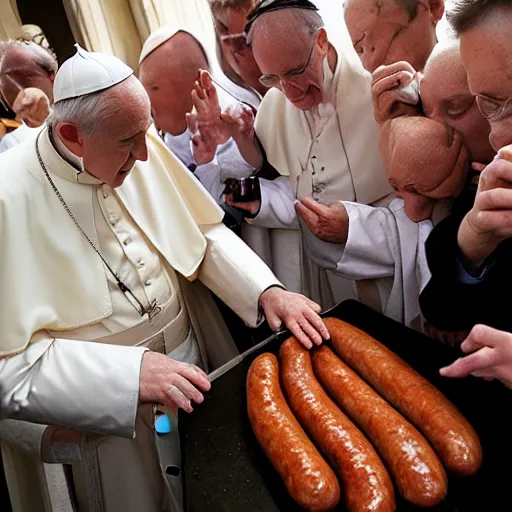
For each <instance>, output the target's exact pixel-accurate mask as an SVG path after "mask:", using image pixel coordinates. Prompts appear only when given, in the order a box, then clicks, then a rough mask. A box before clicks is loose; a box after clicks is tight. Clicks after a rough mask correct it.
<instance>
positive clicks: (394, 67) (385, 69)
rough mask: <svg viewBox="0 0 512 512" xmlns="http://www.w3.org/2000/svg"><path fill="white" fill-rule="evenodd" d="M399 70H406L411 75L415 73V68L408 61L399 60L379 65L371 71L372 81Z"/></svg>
mask: <svg viewBox="0 0 512 512" xmlns="http://www.w3.org/2000/svg"><path fill="white" fill-rule="evenodd" d="M400 71H405V72H408V73H410V74H411V75H412V76H413V77H414V76H415V75H416V70H415V69H414V68H413V67H412V66H411V65H410V64H409V63H408V62H406V61H404V60H401V61H398V62H394V63H393V64H390V65H384V66H379V67H378V68H377V69H376V70H375V71H374V72H373V73H372V83H373V82H377V81H379V80H381V79H383V78H386V77H387V76H390V75H394V74H395V73H399V72H400Z"/></svg>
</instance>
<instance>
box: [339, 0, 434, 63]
mask: <svg viewBox="0 0 512 512" xmlns="http://www.w3.org/2000/svg"><path fill="white" fill-rule="evenodd" d="M443 12H444V0H427V1H426V2H422V1H420V0H347V1H346V3H345V23H346V25H347V28H348V31H349V33H350V37H351V39H352V44H353V45H354V48H355V50H356V52H357V54H358V55H359V58H360V59H361V62H362V63H363V66H364V67H365V69H367V70H368V71H370V72H371V73H373V72H374V71H375V70H376V69H377V68H378V67H379V66H383V65H389V64H393V63H394V62H398V61H406V62H409V64H411V65H412V66H413V67H414V68H415V69H416V70H422V69H423V67H424V66H425V62H426V61H427V59H428V57H429V55H430V53H431V51H432V50H433V48H434V46H435V45H436V43H437V36H436V25H437V23H438V22H439V20H440V19H441V18H442V16H443Z"/></svg>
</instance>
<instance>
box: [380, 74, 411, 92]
mask: <svg viewBox="0 0 512 512" xmlns="http://www.w3.org/2000/svg"><path fill="white" fill-rule="evenodd" d="M413 79H414V75H411V73H409V72H407V71H399V72H397V73H394V74H392V75H390V76H386V77H385V78H382V79H380V80H378V81H376V82H374V83H373V84H372V94H373V96H375V97H379V96H380V95H381V94H383V93H385V92H386V91H392V90H395V89H398V88H399V87H401V86H406V85H408V84H409V83H410V82H411V81H412V80H413Z"/></svg>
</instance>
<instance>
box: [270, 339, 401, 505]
mask: <svg viewBox="0 0 512 512" xmlns="http://www.w3.org/2000/svg"><path fill="white" fill-rule="evenodd" d="M279 359H280V361H281V381H282V383H283V389H284V392H285V396H286V397H287V398H288V403H289V404H290V407H291V409H292V411H293V412H294V413H295V416H296V417H297V419H298V420H299V422H300V423H301V424H302V425H303V426H304V428H305V429H306V431H307V432H309V434H310V435H311V437H312V438H313V440H314V441H315V442H316V444H317V445H318V447H319V448H320V450H321V451H322V452H323V453H324V454H325V456H326V457H327V458H328V459H329V460H330V461H331V464H332V465H333V466H334V468H335V470H336V471H337V473H338V475H339V476H340V478H341V482H342V487H343V491H344V494H345V501H346V505H347V510H348V511H349V512H393V511H394V510H395V496H394V490H393V483H392V482H391V478H390V476H389V474H388V472H387V470H386V468H385V467H384V464H383V463H382V461H381V460H380V458H379V456H378V455H377V453H376V452H375V450H374V448H373V446H372V445H371V444H370V442H369V441H368V440H367V439H366V438H365V437H364V435H363V434H362V433H361V432H360V431H359V430H358V428H357V427H356V426H355V425H354V424H353V423H352V422H351V421H350V420H349V419H348V418H347V417H346V416H345V414H343V413H342V412H341V411H340V409H339V408H338V407H337V406H336V404H335V403H334V402H333V401H332V400H331V399H330V398H329V397H328V396H327V394H326V392H325V391H324V390H323V388H322V386H321V385H320V383H319V382H318V380H317V379H316V378H315V376H314V373H313V364H312V362H311V355H310V353H309V352H308V351H307V350H306V349H305V348H304V347H302V345H301V344H300V343H299V342H298V341H297V340H296V339H295V338H290V339H288V340H287V341H285V342H284V343H283V345H282V346H281V348H280V352H279Z"/></svg>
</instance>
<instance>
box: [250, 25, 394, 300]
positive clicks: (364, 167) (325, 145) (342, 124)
mask: <svg viewBox="0 0 512 512" xmlns="http://www.w3.org/2000/svg"><path fill="white" fill-rule="evenodd" d="M332 36H333V35H332V34H329V41H330V43H331V44H332V45H333V47H334V48H335V50H336V52H337V63H336V66H335V69H334V71H332V70H331V68H330V66H329V64H328V59H327V57H326V59H325V61H324V78H325V84H324V102H323V103H322V104H320V105H319V106H318V107H317V108H315V109H314V110H313V111H302V110H299V109H298V108H296V107H294V106H293V105H292V104H291V103H290V102H289V101H288V100H287V99H286V96H285V95H284V94H283V93H282V92H281V91H280V90H278V89H272V90H270V91H269V92H268V93H267V94H266V96H265V98H264V99H263V101H262V103H261V105H260V109H259V110H258V114H257V116H256V126H255V127H256V134H257V136H258V139H259V140H260V142H261V144H262V146H263V148H264V150H265V153H266V157H267V159H268V162H269V163H270V164H271V165H272V166H273V167H274V168H275V169H276V170H277V171H278V172H279V173H280V174H281V175H283V176H286V177H288V183H286V182H282V183H280V184H279V182H278V183H273V184H272V183H270V182H267V183H265V184H264V185H263V188H264V189H265V190H262V206H261V210H260V213H259V215H258V216H257V217H256V218H255V219H253V220H251V221H250V222H252V223H253V224H256V225H262V226H270V227H282V228H285V227H288V228H291V229H293V228H295V230H294V231H291V230H290V232H292V233H293V234H294V236H295V246H296V248H297V249H296V250H295V252H293V251H288V258H289V259H291V258H293V257H294V255H295V261H294V264H295V265H297V266H299V267H300V269H301V273H302V282H301V291H302V293H305V294H306V295H307V296H309V297H311V298H312V299H313V300H315V301H316V302H318V303H320V304H321V305H322V307H323V308H324V309H326V308H329V307H331V306H333V305H334V304H336V303H337V302H340V301H342V300H345V299H348V298H356V296H357V295H356V290H355V287H354V284H353V281H349V280H347V279H345V278H342V277H341V276H339V275H338V274H336V273H335V272H333V271H332V270H330V269H325V268H322V267H321V266H319V265H318V264H317V263H316V262H315V260H314V259H313V258H312V257H311V254H310V253H309V251H308V248H307V247H306V246H305V245H304V244H303V242H302V238H303V236H304V233H305V230H307V228H306V227H305V225H303V224H301V225H300V227H299V223H298V221H297V217H296V215H295V210H294V205H293V201H294V200H295V199H298V198H302V197H305V196H312V197H313V198H314V199H315V200H317V201H319V202H321V203H324V204H326V203H329V202H332V201H338V200H345V201H355V202H358V203H363V204H374V203H376V202H378V201H380V200H384V202H386V198H387V196H389V195H390V194H391V193H392V189H391V186H390V185H389V183H388V179H387V175H386V171H385V170H384V167H383V165H382V162H381V159H380V154H379V148H378V127H377V124H376V122H375V119H374V116H373V107H372V99H371V77H370V75H369V74H368V73H367V72H366V71H365V70H364V69H363V67H362V65H361V62H360V60H359V58H358V57H357V55H356V53H355V51H354V49H353V47H352V43H351V41H350V38H349V36H348V34H347V33H346V28H345V29H343V30H340V31H339V33H338V34H335V35H334V37H335V39H334V38H333V37H332ZM276 181H277V180H276ZM297 228H298V229H297ZM289 243H291V242H289ZM299 247H300V248H301V249H300V250H299ZM357 292H358V295H359V297H360V298H361V300H363V301H364V302H366V303H368V304H370V305H374V304H375V303H376V302H378V297H377V295H378V292H377V289H376V286H375V283H371V282H367V281H363V282H360V283H358V286H357Z"/></svg>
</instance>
